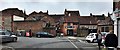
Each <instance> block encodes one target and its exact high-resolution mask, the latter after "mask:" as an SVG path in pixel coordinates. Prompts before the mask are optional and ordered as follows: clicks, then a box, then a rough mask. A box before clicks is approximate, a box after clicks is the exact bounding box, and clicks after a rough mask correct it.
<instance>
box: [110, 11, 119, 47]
mask: <svg viewBox="0 0 120 50" xmlns="http://www.w3.org/2000/svg"><path fill="white" fill-rule="evenodd" d="M118 18H120V10H118V9H116V10H115V11H114V12H113V16H112V19H113V21H114V34H116V35H117V36H118V48H120V31H119V28H120V27H119V24H120V22H119V20H118Z"/></svg>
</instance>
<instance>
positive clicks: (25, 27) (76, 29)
mask: <svg viewBox="0 0 120 50" xmlns="http://www.w3.org/2000/svg"><path fill="white" fill-rule="evenodd" d="M2 12H3V15H2V17H4V18H2V19H3V20H4V22H3V23H2V25H3V26H4V28H5V29H9V30H11V31H13V32H16V33H17V32H20V31H22V32H24V34H25V32H26V31H29V30H30V29H31V30H32V33H36V32H39V31H46V32H50V33H52V34H54V35H56V34H57V33H64V35H65V36H73V35H78V36H86V35H87V34H89V33H91V32H97V30H98V29H99V30H101V31H103V32H104V31H108V30H109V29H112V24H113V23H112V22H111V18H110V17H106V16H105V15H104V14H102V15H93V14H92V13H90V16H80V12H79V10H68V9H65V11H64V13H63V14H48V10H47V11H46V12H42V11H40V12H35V11H33V12H32V13H30V14H29V15H26V13H25V11H22V10H19V9H17V8H8V9H5V10H3V11H2ZM11 12H15V13H11ZM17 16H19V17H17ZM14 18H16V19H17V18H21V19H23V20H16V21H15V20H14ZM7 23H9V24H7ZM109 27H110V28H109ZM33 35H34V34H33Z"/></svg>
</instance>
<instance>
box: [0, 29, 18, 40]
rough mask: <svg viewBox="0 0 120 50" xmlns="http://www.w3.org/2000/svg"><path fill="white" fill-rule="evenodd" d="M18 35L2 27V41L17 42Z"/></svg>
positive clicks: (0, 38) (0, 30) (0, 36)
mask: <svg viewBox="0 0 120 50" xmlns="http://www.w3.org/2000/svg"><path fill="white" fill-rule="evenodd" d="M16 41H17V36H16V35H15V34H14V33H13V32H11V31H9V30H2V29H0V42H16Z"/></svg>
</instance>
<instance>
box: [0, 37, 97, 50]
mask: <svg viewBox="0 0 120 50" xmlns="http://www.w3.org/2000/svg"><path fill="white" fill-rule="evenodd" d="M2 46H8V47H13V48H15V49H16V50H23V49H25V50H26V49H28V50H30V49H31V50H33V49H34V50H36V49H37V50H38V49H40V50H41V49H42V50H44V49H45V50H46V49H51V50H53V49H54V50H56V49H57V50H59V49H60V50H61V49H62V50H63V49H65V50H68V49H69V50H98V47H96V45H93V44H90V43H86V42H84V41H82V40H80V39H77V38H69V37H61V38H59V37H55V38H35V37H32V38H29V37H18V41H17V42H10V43H4V44H2Z"/></svg>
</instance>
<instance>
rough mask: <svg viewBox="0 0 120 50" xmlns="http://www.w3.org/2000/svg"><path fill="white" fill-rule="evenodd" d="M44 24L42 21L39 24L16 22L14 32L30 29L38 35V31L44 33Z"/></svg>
mask: <svg viewBox="0 0 120 50" xmlns="http://www.w3.org/2000/svg"><path fill="white" fill-rule="evenodd" d="M43 24H45V23H44V22H42V21H37V22H14V30H15V31H17V30H19V29H21V30H26V31H28V30H29V29H30V28H31V30H32V32H33V33H36V32H38V31H42V28H43Z"/></svg>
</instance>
